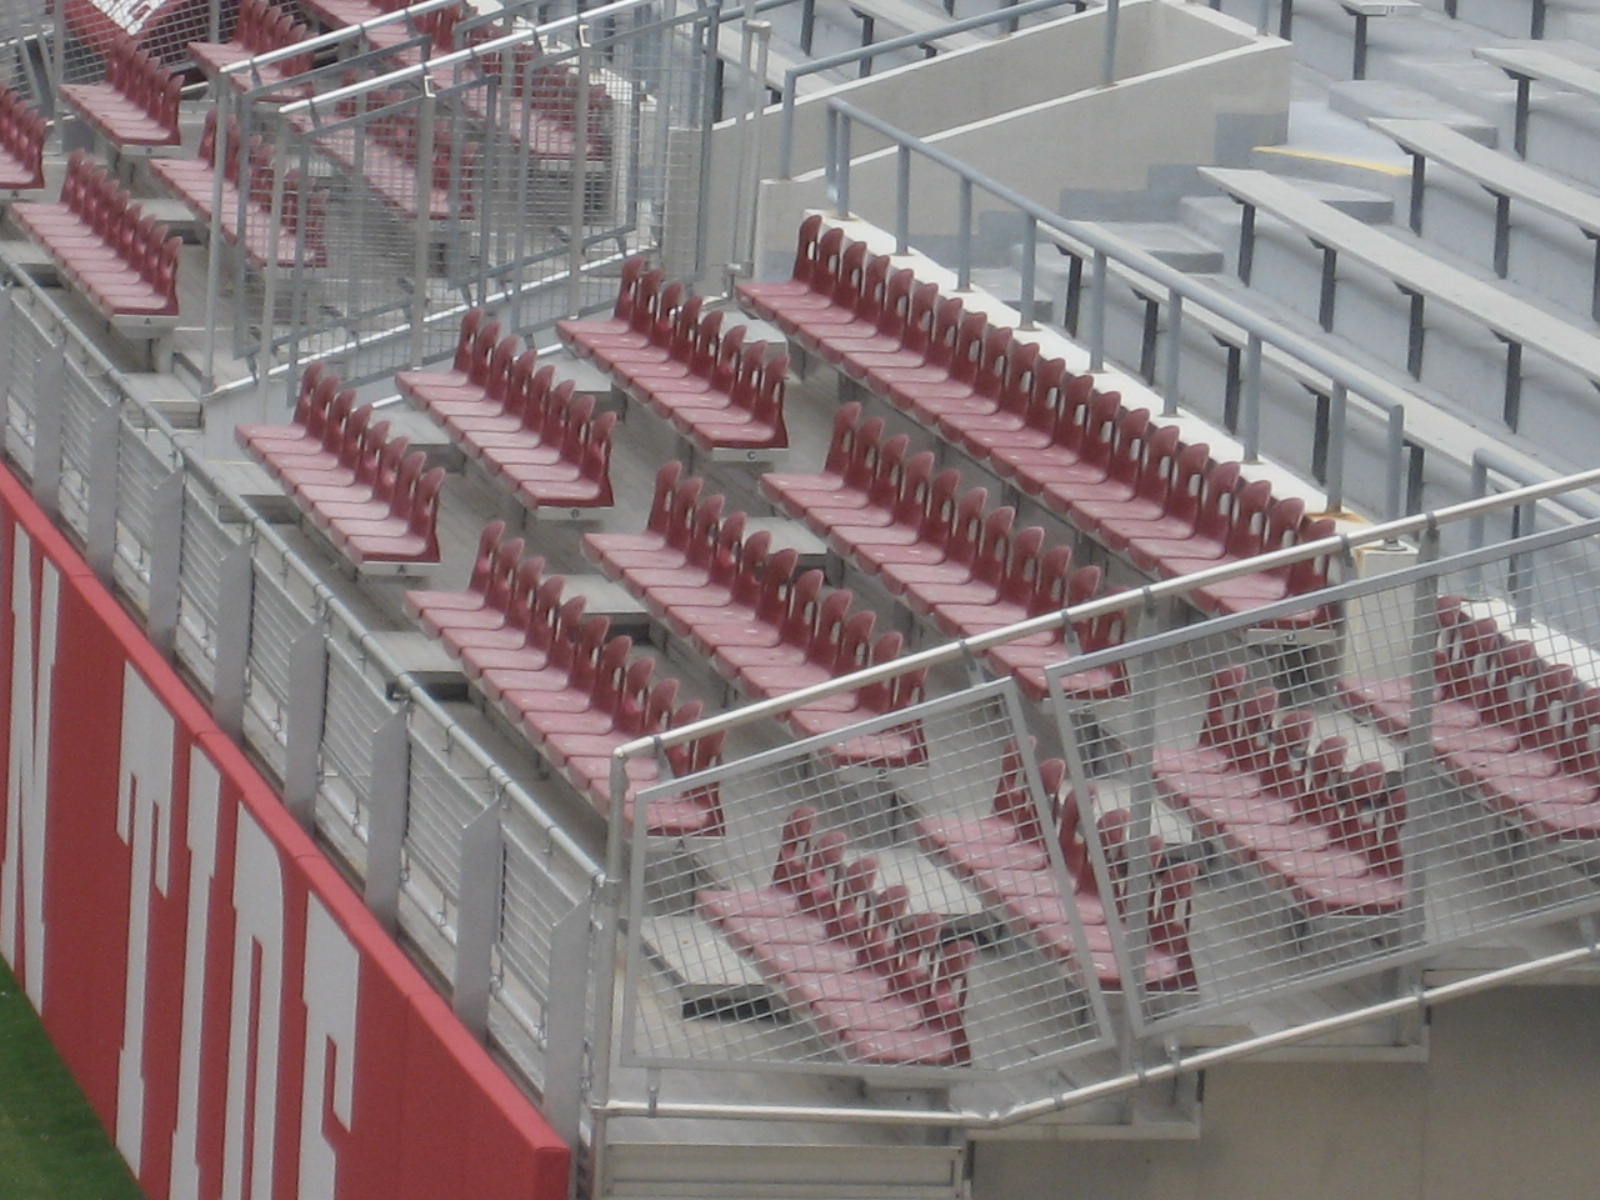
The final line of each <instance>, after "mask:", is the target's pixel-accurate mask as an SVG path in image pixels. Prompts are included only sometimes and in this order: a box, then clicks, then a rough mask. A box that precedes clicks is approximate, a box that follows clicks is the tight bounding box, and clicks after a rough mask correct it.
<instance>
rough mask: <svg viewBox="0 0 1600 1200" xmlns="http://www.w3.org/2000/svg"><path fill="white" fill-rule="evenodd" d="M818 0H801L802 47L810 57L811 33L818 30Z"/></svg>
mask: <svg viewBox="0 0 1600 1200" xmlns="http://www.w3.org/2000/svg"><path fill="white" fill-rule="evenodd" d="M816 25H817V0H800V49H801V51H802V52H803V53H804V54H805V55H806V56H807V57H808V58H809V57H810V55H811V35H812V34H813V33H814V32H815V31H816Z"/></svg>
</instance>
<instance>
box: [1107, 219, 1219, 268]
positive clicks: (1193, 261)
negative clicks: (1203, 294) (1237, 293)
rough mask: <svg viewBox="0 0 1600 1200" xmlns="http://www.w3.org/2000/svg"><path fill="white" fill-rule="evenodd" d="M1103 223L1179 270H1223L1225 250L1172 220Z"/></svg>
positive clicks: (1110, 229)
mask: <svg viewBox="0 0 1600 1200" xmlns="http://www.w3.org/2000/svg"><path fill="white" fill-rule="evenodd" d="M1100 224H1101V225H1102V226H1103V227H1104V228H1105V229H1106V230H1108V231H1109V232H1111V233H1115V234H1116V235H1117V236H1118V237H1122V238H1126V239H1127V240H1128V241H1130V242H1132V243H1133V244H1134V245H1136V246H1138V247H1139V248H1140V249H1141V250H1144V251H1145V252H1147V253H1149V254H1152V255H1154V256H1155V257H1156V258H1159V259H1160V260H1161V261H1162V262H1164V263H1166V264H1167V265H1168V266H1169V267H1174V268H1176V269H1177V270H1179V271H1188V272H1189V273H1190V274H1201V275H1204V274H1209V273H1211V272H1213V271H1220V270H1221V269H1222V251H1220V250H1219V249H1217V247H1216V245H1215V244H1214V243H1212V242H1208V241H1205V240H1203V239H1201V238H1199V237H1196V236H1195V235H1194V234H1193V233H1191V232H1190V231H1189V230H1187V229H1185V228H1184V227H1183V226H1182V225H1178V224H1175V223H1173V222H1170V221H1102V222H1100Z"/></svg>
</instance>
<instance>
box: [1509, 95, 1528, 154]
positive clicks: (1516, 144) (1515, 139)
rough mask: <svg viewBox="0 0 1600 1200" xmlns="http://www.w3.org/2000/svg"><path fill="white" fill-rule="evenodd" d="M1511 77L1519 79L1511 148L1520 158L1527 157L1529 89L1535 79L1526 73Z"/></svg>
mask: <svg viewBox="0 0 1600 1200" xmlns="http://www.w3.org/2000/svg"><path fill="white" fill-rule="evenodd" d="M1511 78H1513V79H1515V80H1516V81H1517V107H1516V115H1515V117H1513V119H1512V125H1511V148H1512V149H1513V150H1515V151H1516V152H1517V157H1518V158H1527V157H1528V107H1529V103H1530V98H1529V91H1530V89H1531V88H1532V86H1533V80H1531V79H1529V78H1528V77H1527V76H1526V75H1513V76H1512V77H1511Z"/></svg>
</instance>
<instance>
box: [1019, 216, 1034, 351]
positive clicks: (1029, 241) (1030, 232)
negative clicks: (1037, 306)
mask: <svg viewBox="0 0 1600 1200" xmlns="http://www.w3.org/2000/svg"><path fill="white" fill-rule="evenodd" d="M1038 252H1039V221H1038V219H1037V218H1036V217H1033V216H1029V217H1028V218H1027V220H1026V221H1024V223H1023V226H1022V284H1021V293H1020V296H1019V298H1018V301H1017V303H1018V304H1019V305H1020V306H1021V308H1022V323H1021V324H1020V325H1019V326H1018V328H1019V329H1034V328H1036V325H1035V322H1034V319H1033V288H1034V272H1035V270H1036V267H1037V263H1036V259H1037V257H1038Z"/></svg>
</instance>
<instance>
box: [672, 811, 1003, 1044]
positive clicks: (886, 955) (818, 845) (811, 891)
mask: <svg viewBox="0 0 1600 1200" xmlns="http://www.w3.org/2000/svg"><path fill="white" fill-rule="evenodd" d="M815 821H816V813H815V812H814V811H813V810H811V809H810V808H807V807H804V806H802V807H800V808H798V809H796V810H794V812H792V813H791V814H790V815H789V818H788V820H787V821H786V822H785V825H784V829H783V833H782V836H781V838H780V842H779V847H778V856H777V861H776V863H775V864H774V867H773V874H772V882H771V884H770V885H768V886H764V887H759V888H748V889H709V888H708V889H702V890H701V891H700V892H699V893H697V895H696V905H697V907H698V909H699V910H700V912H701V913H702V914H703V915H704V916H705V917H706V918H707V919H708V920H710V921H711V922H712V923H713V924H714V925H716V926H717V927H718V928H719V929H720V930H721V931H722V933H723V935H724V936H725V937H726V938H727V939H728V941H729V942H730V943H731V944H732V945H733V946H735V947H736V948H737V949H738V950H739V951H740V952H741V953H742V954H744V955H745V956H747V957H748V958H749V959H750V960H751V961H752V962H753V963H754V964H755V965H756V967H757V969H758V970H759V971H760V973H761V975H762V978H763V979H765V980H766V981H767V983H768V984H769V985H770V986H771V987H772V988H773V990H774V992H775V993H776V994H777V995H778V997H779V998H780V999H781V1000H782V1002H783V1004H784V1005H785V1007H786V1008H787V1009H788V1010H789V1011H790V1012H791V1013H793V1014H794V1015H796V1016H799V1017H802V1018H804V1019H806V1020H807V1021H808V1022H809V1023H810V1025H811V1026H812V1028H814V1029H815V1030H816V1031H817V1032H818V1033H819V1034H820V1035H821V1036H822V1037H823V1038H824V1040H826V1041H827V1042H829V1043H830V1044H832V1045H833V1046H835V1047H836V1048H837V1049H838V1050H839V1052H840V1053H841V1054H842V1055H843V1056H844V1057H845V1058H846V1059H847V1060H849V1061H851V1062H856V1063H873V1064H897V1065H902V1066H912V1065H920V1066H955V1065H960V1064H963V1063H966V1062H968V1061H970V1059H971V1054H972V1051H971V1046H970V1044H969V1042H968V1040H967V1032H966V1020H965V1011H964V1010H965V1006H966V974H967V971H968V969H969V968H970V966H971V964H972V962H973V960H974V959H975V958H976V956H977V947H976V946H975V945H974V944H973V943H972V942H970V941H968V940H966V939H963V938H957V937H953V936H951V935H950V933H949V931H948V930H946V929H945V927H944V925H943V923H942V922H941V920H940V918H939V917H937V916H936V915H934V914H932V913H925V912H924V913H912V912H910V911H909V903H908V897H907V893H906V889H905V888H904V887H900V886H897V885H896V886H889V887H884V888H881V889H880V888H878V887H876V886H875V883H876V876H877V864H876V862H875V861H874V860H873V859H871V858H860V859H857V860H855V861H854V862H850V863H846V861H845V856H844V845H845V838H844V835H842V834H840V833H837V832H830V833H821V834H819V833H818V832H817V830H816V828H815Z"/></svg>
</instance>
